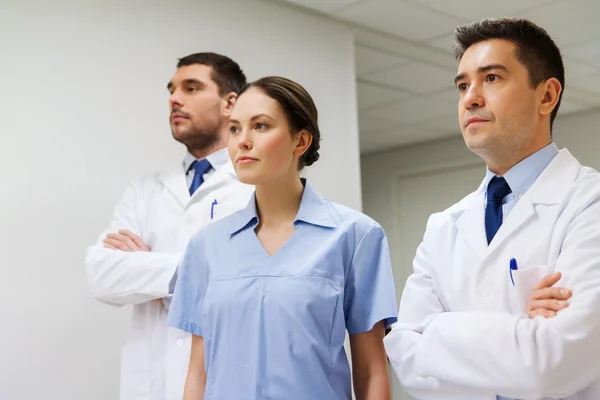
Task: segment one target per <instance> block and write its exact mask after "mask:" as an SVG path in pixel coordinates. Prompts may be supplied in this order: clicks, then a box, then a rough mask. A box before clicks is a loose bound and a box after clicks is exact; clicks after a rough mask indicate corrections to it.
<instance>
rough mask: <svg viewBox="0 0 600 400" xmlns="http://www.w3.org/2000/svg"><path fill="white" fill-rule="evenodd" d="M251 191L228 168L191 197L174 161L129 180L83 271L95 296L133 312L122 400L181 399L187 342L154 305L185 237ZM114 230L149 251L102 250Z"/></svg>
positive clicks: (226, 212) (246, 198)
mask: <svg viewBox="0 0 600 400" xmlns="http://www.w3.org/2000/svg"><path fill="white" fill-rule="evenodd" d="M252 191H253V187H252V186H248V185H244V184H242V183H240V182H239V181H238V180H237V176H236V175H235V171H234V169H233V166H232V164H231V163H230V162H228V163H227V164H225V165H224V166H222V167H218V168H217V169H216V170H215V171H214V172H212V173H211V175H210V176H209V177H208V178H207V180H206V181H205V182H204V183H203V184H202V186H200V188H199V189H198V190H197V191H196V192H195V193H194V195H193V196H191V198H190V195H189V192H188V185H187V181H186V176H185V174H184V171H183V167H182V165H181V163H178V164H177V165H176V166H175V167H174V168H173V170H172V171H169V172H166V173H161V174H155V175H151V176H148V177H146V178H144V179H142V180H139V181H134V182H132V183H131V185H130V186H129V187H128V188H127V190H126V191H125V194H124V195H123V197H122V199H121V201H120V202H119V204H118V205H117V207H116V209H115V212H114V216H113V219H112V221H111V223H110V226H109V228H108V229H107V230H106V231H105V232H103V233H102V234H101V235H100V237H99V239H98V242H97V243H96V244H95V245H93V246H91V247H90V248H89V249H88V251H87V254H86V269H87V275H88V280H89V284H90V287H91V291H92V293H93V296H94V297H95V298H97V299H98V300H100V301H103V302H105V303H108V304H112V305H116V306H124V305H133V306H134V308H133V315H132V320H131V327H130V334H129V338H128V339H127V341H126V343H125V345H124V346H123V349H122V365H121V368H122V370H121V395H120V398H121V400H181V398H182V396H183V387H184V384H185V378H186V374H187V368H188V363H189V355H190V348H191V337H190V335H189V334H187V333H184V332H182V331H179V330H176V329H173V328H168V327H167V325H166V317H167V310H166V309H165V306H164V304H163V302H162V301H161V300H157V299H161V298H166V297H168V296H169V282H170V281H171V278H172V277H173V274H174V272H175V270H176V268H177V264H178V262H179V260H180V258H181V257H182V255H183V253H184V251H185V248H186V246H187V244H188V242H189V240H190V239H191V237H192V236H193V235H194V234H195V233H196V232H197V231H198V230H199V229H201V228H202V227H204V226H206V225H207V224H209V223H210V222H211V208H213V212H214V215H213V217H214V220H217V219H220V218H223V217H225V216H226V215H229V214H231V213H232V212H234V211H237V210H239V209H241V208H243V207H245V206H246V205H247V202H248V201H249V199H250V196H251V193H252ZM215 199H216V200H217V204H216V205H215V206H214V207H213V206H212V204H213V202H214V200H215ZM118 229H128V230H130V231H131V232H133V233H136V234H138V235H139V236H140V237H141V239H142V240H143V241H144V243H146V245H147V246H148V247H149V248H150V249H151V252H149V253H148V252H133V253H127V252H122V251H114V250H109V249H105V248H103V245H102V239H104V238H105V237H106V234H107V233H116V231H117V230H118ZM102 329H106V330H110V327H103V328H102Z"/></svg>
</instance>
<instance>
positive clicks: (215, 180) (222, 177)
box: [188, 162, 237, 204]
mask: <svg viewBox="0 0 600 400" xmlns="http://www.w3.org/2000/svg"><path fill="white" fill-rule="evenodd" d="M232 179H237V175H236V174H235V169H234V168H233V164H232V163H231V162H228V163H227V164H225V165H223V166H222V167H220V168H219V169H217V170H216V171H215V172H214V174H212V175H211V176H209V177H208V179H207V180H206V181H204V183H203V184H202V185H201V186H200V187H199V188H198V189H197V190H196V191H195V192H194V194H193V195H192V196H191V201H190V202H189V204H191V203H193V202H194V201H195V200H196V199H198V198H202V197H204V196H206V194H207V193H210V192H211V191H214V190H216V189H219V188H220V187H222V186H224V185H227V184H228V183H229V182H230V181H231V180H232ZM189 197H190V196H189V195H188V198H189Z"/></svg>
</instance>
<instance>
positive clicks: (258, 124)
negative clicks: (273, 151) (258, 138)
mask: <svg viewBox="0 0 600 400" xmlns="http://www.w3.org/2000/svg"><path fill="white" fill-rule="evenodd" d="M256 129H258V130H263V129H267V125H265V124H263V123H261V122H259V123H257V124H256Z"/></svg>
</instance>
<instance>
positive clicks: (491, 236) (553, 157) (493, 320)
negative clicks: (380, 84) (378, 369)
mask: <svg viewBox="0 0 600 400" xmlns="http://www.w3.org/2000/svg"><path fill="white" fill-rule="evenodd" d="M455 37H456V42H457V46H456V51H457V58H458V60H459V66H458V74H457V76H456V79H455V83H456V88H457V91H458V93H459V94H460V100H459V105H458V108H459V123H460V126H461V130H462V133H463V137H464V139H465V142H466V144H467V147H469V149H471V150H472V151H473V152H474V153H476V154H477V155H479V156H480V157H481V158H483V160H484V161H485V163H486V165H487V170H486V176H485V178H484V179H483V182H482V183H481V185H480V186H479V188H478V189H477V190H476V191H475V192H473V193H471V194H469V195H468V196H467V197H465V198H464V199H463V200H461V201H460V202H458V203H457V204H455V205H453V206H452V207H450V208H449V209H447V210H445V211H442V212H440V213H437V214H434V215H432V216H431V217H430V219H429V221H428V223H427V227H426V231H425V235H424V238H423V241H422V243H421V245H420V246H419V248H418V249H417V253H416V257H415V259H414V263H413V269H414V272H413V274H412V275H411V276H410V277H409V279H408V280H407V282H406V286H405V288H404V292H403V295H402V299H401V302H400V307H399V316H398V322H397V324H396V325H395V326H394V327H393V329H392V331H391V333H390V334H389V335H388V336H387V337H386V339H385V346H386V350H387V352H388V355H389V357H390V360H391V362H392V365H393V367H394V370H395V372H396V374H397V375H398V378H399V379H400V381H401V383H402V384H403V386H404V388H405V389H406V390H407V391H408V392H409V393H410V394H412V395H413V396H414V397H415V398H417V399H422V400H426V399H427V400H429V399H439V400H451V399H461V400H470V399H472V400H475V399H477V400H484V399H485V400H496V399H521V400H525V399H551V398H552V399H558V398H560V399H569V400H598V399H600V174H598V173H597V172H596V171H594V170H592V169H591V168H587V167H583V166H582V165H581V164H580V163H579V162H578V161H577V159H576V158H575V157H574V156H573V155H571V154H570V153H569V151H568V150H566V149H562V150H559V149H558V148H557V146H556V145H555V144H554V143H553V141H552V134H551V132H552V124H553V122H554V119H555V117H556V114H557V112H558V109H559V105H560V100H561V96H562V93H563V88H564V87H565V77H564V67H563V62H562V57H561V54H560V51H559V49H558V47H557V46H556V44H555V43H554V41H553V40H552V39H551V38H550V36H549V35H548V33H547V32H546V31H545V30H544V29H542V28H540V27H539V26H537V25H535V24H533V23H532V22H530V21H528V20H524V19H516V18H503V19H494V20H484V21H480V22H475V23H472V24H469V25H466V26H461V27H459V28H457V30H456V31H455ZM565 133H567V134H570V132H565ZM449 184H451V182H450V183H449ZM441 190H443V189H441ZM544 277H546V278H544ZM543 278H544V279H543ZM540 281H541V282H542V283H541V284H540ZM554 283H556V285H558V286H556V285H554ZM556 289H559V290H558V291H556ZM563 290H564V291H565V292H567V294H566V295H565V296H564V297H561V296H562V295H561V293H560V292H561V291H563ZM569 297H570V298H569ZM532 298H533V299H532ZM566 298H569V300H568V303H567V302H566V301H565V299H566ZM532 308H538V309H541V310H544V311H545V312H544V313H539V315H537V316H536V314H535V313H534V314H533V315H532V314H531V310H532Z"/></svg>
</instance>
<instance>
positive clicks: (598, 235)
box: [415, 200, 600, 398]
mask: <svg viewBox="0 0 600 400" xmlns="http://www.w3.org/2000/svg"><path fill="white" fill-rule="evenodd" d="M588 204H590V203H588ZM562 229H564V230H565V232H566V234H565V236H564V240H563V243H562V250H561V253H560V254H559V257H558V259H557V262H556V265H555V270H556V271H560V272H562V275H563V278H562V279H561V281H560V282H559V285H560V286H563V287H568V288H570V289H571V290H572V293H573V295H572V297H571V299H570V305H569V307H567V308H566V309H564V310H562V311H560V312H559V313H558V314H557V316H556V317H554V318H550V319H544V318H541V317H538V318H535V319H529V318H528V317H527V316H526V315H522V316H514V315H508V314H501V313H496V314H491V313H463V312H457V313H443V314H439V315H438V316H437V317H435V319H434V320H433V321H431V322H430V323H429V325H428V326H427V328H426V329H425V331H424V333H423V335H422V340H421V342H420V343H419V344H418V345H417V349H416V351H415V364H416V369H417V374H419V375H422V376H430V377H434V378H436V379H442V380H444V381H448V382H451V383H453V384H457V385H469V386H472V387H475V388H480V389H482V390H486V391H493V392H495V393H497V394H499V395H503V396H506V397H512V398H544V397H551V398H564V397H569V396H571V395H573V394H575V393H577V392H579V391H580V390H582V389H584V388H585V387H587V386H589V385H590V384H592V383H593V382H594V381H596V380H598V379H599V378H600V202H599V201H598V200H596V201H595V202H593V203H591V205H589V206H588V207H587V208H585V209H584V210H581V212H580V213H578V215H577V216H576V217H575V218H573V219H572V220H571V222H570V223H569V226H568V227H563V228H562ZM531 240H535V239H534V238H531Z"/></svg>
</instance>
